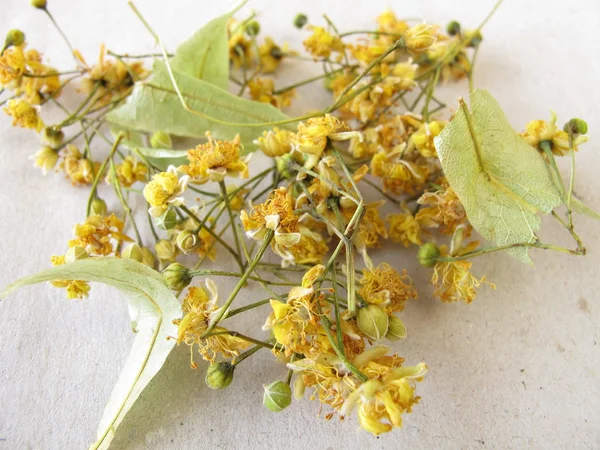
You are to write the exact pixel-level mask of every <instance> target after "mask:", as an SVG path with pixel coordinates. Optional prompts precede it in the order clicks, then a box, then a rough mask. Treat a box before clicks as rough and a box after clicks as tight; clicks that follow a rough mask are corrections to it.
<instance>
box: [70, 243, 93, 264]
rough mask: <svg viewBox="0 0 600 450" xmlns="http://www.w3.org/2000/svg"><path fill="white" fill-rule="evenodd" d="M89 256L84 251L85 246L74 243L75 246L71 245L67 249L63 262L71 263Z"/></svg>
mask: <svg viewBox="0 0 600 450" xmlns="http://www.w3.org/2000/svg"><path fill="white" fill-rule="evenodd" d="M89 256H90V255H88V253H87V252H86V251H85V248H83V247H80V246H79V245H76V246H75V247H71V248H70V249H69V250H67V253H65V262H66V263H72V262H75V261H79V260H81V259H86V258H88V257H89Z"/></svg>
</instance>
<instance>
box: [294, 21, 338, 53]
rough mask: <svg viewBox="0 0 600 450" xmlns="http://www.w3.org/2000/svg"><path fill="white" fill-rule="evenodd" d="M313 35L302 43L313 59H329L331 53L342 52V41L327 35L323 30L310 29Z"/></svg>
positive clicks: (318, 28) (313, 27)
mask: <svg viewBox="0 0 600 450" xmlns="http://www.w3.org/2000/svg"><path fill="white" fill-rule="evenodd" d="M310 29H311V30H312V32H313V34H312V35H311V36H310V37H308V38H307V39H306V40H305V41H304V42H303V44H304V47H305V48H306V50H307V51H308V52H309V53H310V54H311V55H312V56H313V57H314V58H329V55H331V53H332V52H343V51H344V44H343V43H342V40H341V39H340V38H339V37H337V36H333V35H331V34H329V33H328V32H327V31H326V30H325V28H322V27H315V26H312V27H310Z"/></svg>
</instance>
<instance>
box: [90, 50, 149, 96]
mask: <svg viewBox="0 0 600 450" xmlns="http://www.w3.org/2000/svg"><path fill="white" fill-rule="evenodd" d="M146 76H148V71H147V70H146V69H144V66H143V63H142V62H140V61H135V62H131V63H127V64H126V63H124V62H123V61H122V60H121V59H117V60H115V61H111V60H107V59H106V48H105V47H104V44H102V45H101V46H100V57H99V60H98V64H96V65H95V66H93V67H92V68H91V69H90V70H89V73H88V75H87V77H86V78H85V79H84V80H83V82H82V89H83V91H84V92H86V93H88V94H89V93H91V92H92V91H93V90H94V89H96V93H95V95H94V97H95V98H97V99H99V102H100V103H101V104H106V103H108V102H109V101H110V100H111V99H112V97H113V96H114V95H115V94H118V95H124V94H126V93H127V92H128V91H129V90H131V88H132V87H133V84H134V83H135V82H136V81H139V80H143V79H144V78H146Z"/></svg>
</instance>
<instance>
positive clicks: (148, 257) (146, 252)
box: [142, 247, 156, 267]
mask: <svg viewBox="0 0 600 450" xmlns="http://www.w3.org/2000/svg"><path fill="white" fill-rule="evenodd" d="M155 262H156V258H155V257H154V253H152V250H150V249H149V248H148V247H142V264H145V265H147V266H148V267H154V263H155Z"/></svg>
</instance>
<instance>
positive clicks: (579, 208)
mask: <svg viewBox="0 0 600 450" xmlns="http://www.w3.org/2000/svg"><path fill="white" fill-rule="evenodd" d="M571 209H572V210H573V211H575V212H576V213H579V214H583V215H584V216H588V217H591V218H592V219H596V220H600V214H598V213H597V212H596V211H594V210H593V209H592V208H590V207H589V206H587V205H586V204H584V203H583V202H582V201H581V200H579V199H578V198H577V197H575V196H572V197H571Z"/></svg>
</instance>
